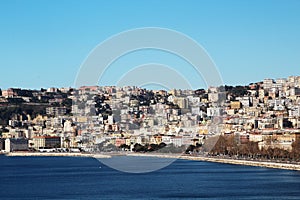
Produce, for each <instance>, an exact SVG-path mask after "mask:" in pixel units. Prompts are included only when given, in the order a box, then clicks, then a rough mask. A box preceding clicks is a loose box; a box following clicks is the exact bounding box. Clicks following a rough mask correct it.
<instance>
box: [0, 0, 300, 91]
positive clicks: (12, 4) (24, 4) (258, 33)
mask: <svg viewBox="0 0 300 200" xmlns="http://www.w3.org/2000/svg"><path fill="white" fill-rule="evenodd" d="M140 27H163V28H169V29H174V30H176V31H179V32H182V33H184V34H186V35H188V36H190V37H191V38H193V39H195V40H196V41H197V42H198V43H199V44H201V45H202V46H203V47H204V48H205V49H206V51H207V52H208V53H209V55H210V56H211V57H212V59H213V60H214V62H215V63H216V65H217V67H218V69H219V71H220V73H221V76H222V78H223V80H224V83H225V84H228V85H237V84H243V85H245V84H248V83H250V82H256V81H261V80H262V79H264V78H279V77H287V76H290V75H300V1H299V0H294V1H293V0H263V1H261V0H250V1H246V0H235V1H230V0H224V1H222V0H206V1H201V0H185V1H184V0H147V1H146V0H144V1H143V0H120V1H116V0H98V1H93V0H88V1H84V0H36V1H33V0H19V1H15V0H0V69H1V73H0V74H1V78H0V88H2V89H5V88H8V87H22V88H41V87H44V88H47V87H51V86H53V87H63V86H64V87H68V86H74V80H75V78H76V75H77V73H78V70H79V68H80V65H81V64H82V62H83V61H84V59H85V58H86V57H87V56H88V54H89V52H90V51H91V50H92V49H93V48H94V47H95V46H96V45H97V44H99V43H100V42H102V41H103V40H105V39H107V38H108V37H110V36H112V35H114V34H117V33H119V32H122V31H125V30H128V29H133V28H140ZM156 53H157V52H156ZM148 54H149V57H148V59H149V58H151V59H154V58H157V59H158V58H159V56H157V55H155V56H153V55H152V57H151V55H150V54H151V53H149V52H146V54H145V55H148ZM129 58H130V56H129ZM131 58H132V59H133V60H134V59H135V58H139V59H140V58H141V56H131ZM151 59H150V60H151ZM127 60H128V58H127ZM145 60H147V58H146V59H145ZM152 61H153V60H152ZM156 62H159V60H158V61H156ZM172 62H174V60H173V61H172ZM126 63H128V62H127V61H126V60H124V63H122V64H121V65H126ZM115 71H118V69H117V67H116V69H115ZM186 73H189V72H188V70H187V71H186ZM191 73H192V72H191ZM110 74H113V72H111V73H110ZM110 74H108V78H107V82H104V83H103V84H107V85H109V84H111V83H110V82H109V75H110ZM191 76H192V74H191ZM193 81H194V85H197V82H196V80H193ZM199 87H202V85H201V84H200V83H199Z"/></svg>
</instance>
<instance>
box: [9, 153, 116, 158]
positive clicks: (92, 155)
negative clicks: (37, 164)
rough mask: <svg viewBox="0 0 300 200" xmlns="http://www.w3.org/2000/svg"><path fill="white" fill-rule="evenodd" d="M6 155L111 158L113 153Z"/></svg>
mask: <svg viewBox="0 0 300 200" xmlns="http://www.w3.org/2000/svg"><path fill="white" fill-rule="evenodd" d="M4 155H5V156H12V157H14V156H33V157H34V156H61V157H94V158H111V155H104V154H89V153H57V152H55V153H48V152H43V153H41V152H10V153H6V154H4Z"/></svg>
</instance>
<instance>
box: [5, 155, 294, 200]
mask: <svg viewBox="0 0 300 200" xmlns="http://www.w3.org/2000/svg"><path fill="white" fill-rule="evenodd" d="M0 199H1V200H6V199H13V200H15V199H30V200H31V199H72V200H73V199H93V200H94V199H300V172H297V171H289V170H279V169H267V168H260V167H250V166H240V165H230V164H220V163H210V162H200V161H188V160H176V161H175V162H173V163H172V164H171V165H169V166H167V167H165V168H163V169H160V170H158V171H154V172H150V173H137V174H134V173H125V172H120V171H117V170H114V169H111V168H110V167H107V166H105V165H103V164H102V163H101V162H99V161H98V160H96V159H93V158H82V157H6V156H0Z"/></svg>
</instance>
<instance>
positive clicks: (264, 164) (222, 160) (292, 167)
mask: <svg viewBox="0 0 300 200" xmlns="http://www.w3.org/2000/svg"><path fill="white" fill-rule="evenodd" d="M1 155H5V156H12V157H14V156H32V157H34V156H61V157H91V158H96V159H97V158H111V157H113V156H137V157H139V156H141V157H158V158H171V159H184V160H193V161H204V162H215V163H223V164H233V165H245V166H253V167H266V168H273V169H286V170H296V171H300V164H289V163H277V162H267V161H250V160H236V159H225V158H212V157H205V156H191V155H182V154H154V153H152V154H145V153H109V154H96V153H94V154H89V153H56V152H55V153H47V152H43V153H41V152H10V153H5V154H1Z"/></svg>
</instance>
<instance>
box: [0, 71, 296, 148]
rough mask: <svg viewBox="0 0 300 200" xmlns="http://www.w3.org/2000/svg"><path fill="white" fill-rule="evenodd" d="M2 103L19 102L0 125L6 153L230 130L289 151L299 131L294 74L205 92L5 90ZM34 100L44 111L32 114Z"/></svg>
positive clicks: (189, 138) (184, 141) (185, 139)
mask: <svg viewBox="0 0 300 200" xmlns="http://www.w3.org/2000/svg"><path fill="white" fill-rule="evenodd" d="M0 106H1V107H0V109H1V110H0V112H1V113H2V112H4V111H5V109H14V108H15V107H19V108H20V109H18V110H17V111H16V110H15V111H16V112H15V113H11V115H10V118H9V119H6V120H7V121H6V122H7V123H6V124H3V125H2V127H1V139H0V149H2V150H4V151H18V150H28V149H36V150H39V149H51V148H52V149H58V148H61V149H62V148H64V149H74V148H78V149H82V150H85V151H101V150H103V149H105V148H106V147H107V148H108V147H111V146H114V147H122V148H123V149H126V150H129V151H130V150H132V149H133V148H134V145H135V144H141V145H146V144H161V143H164V144H166V145H167V146H168V145H172V146H174V147H182V146H189V145H199V144H200V145H201V144H203V143H205V141H206V140H207V139H208V138H210V137H212V136H215V135H219V134H221V135H234V136H235V138H238V143H245V142H248V141H253V142H257V143H258V146H259V147H260V148H262V147H264V148H274V147H278V148H282V149H285V150H291V149H292V144H293V142H294V141H295V140H296V139H297V138H298V137H299V135H300V76H291V77H288V78H286V79H285V78H281V79H276V80H274V79H265V80H263V81H262V82H258V83H252V84H250V85H248V86H236V87H232V86H220V87H209V88H208V89H207V90H203V89H200V90H177V89H173V90H171V91H164V90H159V91H152V90H146V89H142V88H138V87H134V86H127V87H114V86H107V87H101V86H83V87H80V88H78V89H74V88H49V89H41V90H22V89H13V88H11V89H7V90H2V97H1V98H0ZM26 106H27V107H26ZM36 106H38V107H39V108H43V109H40V111H39V112H33V111H32V109H33V110H34V109H35V108H36ZM28 107H29V108H30V107H31V108H32V109H31V110H30V109H28ZM4 121H5V119H4Z"/></svg>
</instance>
